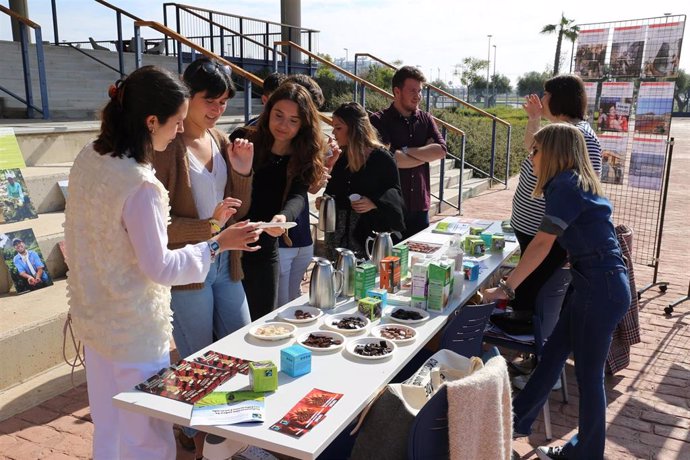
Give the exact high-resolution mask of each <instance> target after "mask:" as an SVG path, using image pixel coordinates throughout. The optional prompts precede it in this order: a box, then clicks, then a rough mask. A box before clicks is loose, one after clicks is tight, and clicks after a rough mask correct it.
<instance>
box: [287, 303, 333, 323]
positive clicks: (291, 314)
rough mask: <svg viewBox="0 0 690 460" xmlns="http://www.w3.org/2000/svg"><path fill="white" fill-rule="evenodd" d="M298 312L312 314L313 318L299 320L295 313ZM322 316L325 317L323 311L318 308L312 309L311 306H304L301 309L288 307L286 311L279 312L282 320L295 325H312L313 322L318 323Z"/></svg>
mask: <svg viewBox="0 0 690 460" xmlns="http://www.w3.org/2000/svg"><path fill="white" fill-rule="evenodd" d="M297 310H302V311H303V312H305V313H311V314H312V315H313V316H312V317H311V318H305V319H297V318H295V312H296V311H297ZM321 315H323V310H321V309H320V308H316V307H310V306H309V305H302V306H299V307H288V308H286V309H285V310H281V311H279V312H278V317H279V318H280V319H282V320H283V321H287V322H289V323H295V324H301V323H311V322H312V321H316V320H317V319H319V317H320V316H321Z"/></svg>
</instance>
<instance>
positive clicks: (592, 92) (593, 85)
mask: <svg viewBox="0 0 690 460" xmlns="http://www.w3.org/2000/svg"><path fill="white" fill-rule="evenodd" d="M584 84H585V93H586V94H587V113H586V114H585V120H587V123H589V125H590V126H591V127H592V128H594V108H595V107H596V106H597V90H598V89H599V84H598V83H597V82H595V81H586V82H584Z"/></svg>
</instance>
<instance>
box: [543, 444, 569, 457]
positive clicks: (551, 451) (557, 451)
mask: <svg viewBox="0 0 690 460" xmlns="http://www.w3.org/2000/svg"><path fill="white" fill-rule="evenodd" d="M537 457H539V458H540V459H541V460H567V459H568V456H567V455H565V454H564V453H563V446H556V447H547V446H539V447H537Z"/></svg>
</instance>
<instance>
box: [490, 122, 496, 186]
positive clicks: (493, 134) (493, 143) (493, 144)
mask: <svg viewBox="0 0 690 460" xmlns="http://www.w3.org/2000/svg"><path fill="white" fill-rule="evenodd" d="M495 163H496V119H495V118H494V119H492V120H491V165H490V166H489V188H491V187H492V186H493V185H494V166H495Z"/></svg>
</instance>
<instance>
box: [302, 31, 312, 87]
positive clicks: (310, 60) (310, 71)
mask: <svg viewBox="0 0 690 460" xmlns="http://www.w3.org/2000/svg"><path fill="white" fill-rule="evenodd" d="M301 35H302V34H301V33H300V43H301V41H302V37H301ZM308 40H309V52H310V53H311V52H312V51H311V31H310V32H309V38H308ZM313 65H314V63H313V61H312V59H311V54H310V55H309V75H311V76H312V77H313V76H314V73H313V71H312V67H313Z"/></svg>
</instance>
